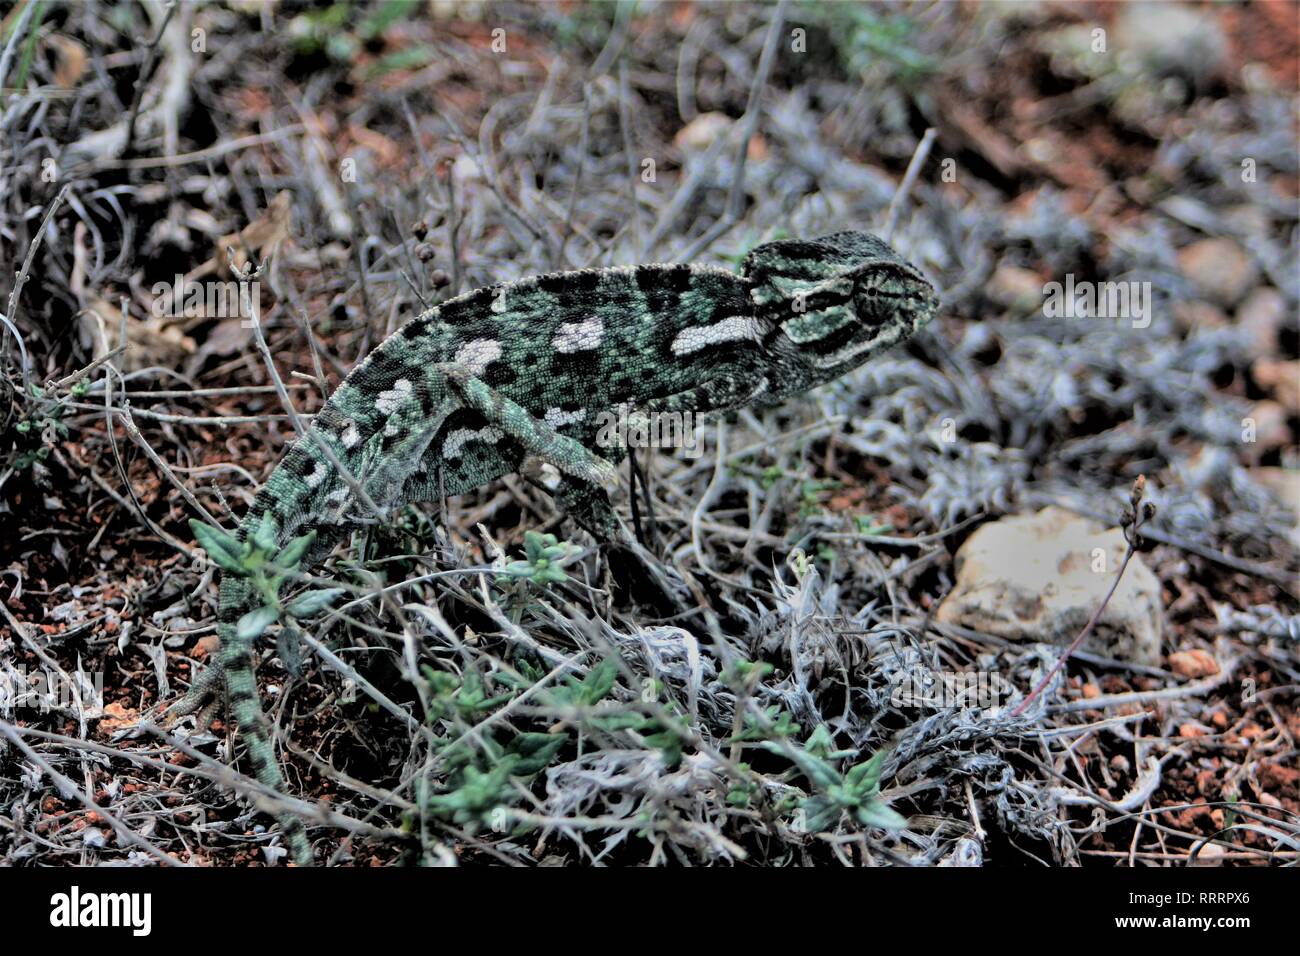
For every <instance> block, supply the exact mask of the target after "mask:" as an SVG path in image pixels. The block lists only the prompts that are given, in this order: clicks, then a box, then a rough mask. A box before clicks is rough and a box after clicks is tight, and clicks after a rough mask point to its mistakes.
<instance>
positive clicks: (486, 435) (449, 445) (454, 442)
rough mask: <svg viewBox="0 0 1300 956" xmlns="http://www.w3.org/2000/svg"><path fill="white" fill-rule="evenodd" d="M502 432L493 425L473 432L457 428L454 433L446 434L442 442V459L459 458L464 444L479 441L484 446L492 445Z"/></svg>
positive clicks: (472, 430)
mask: <svg viewBox="0 0 1300 956" xmlns="http://www.w3.org/2000/svg"><path fill="white" fill-rule="evenodd" d="M503 434H504V432H502V431H501V429H499V428H497V427H496V426H495V425H489V426H488V427H487V428H483V429H478V430H475V429H473V428H457V429H456V430H455V431H454V432H450V433H448V435H447V437H446V438H444V439H443V442H442V457H444V458H459V457H460V452H461V449H462V448H464V447H465V443H466V442H470V441H480V442H483V443H484V444H485V445H494V444H496V443H497V442H498V441H499V440H500V439H501V436H502V435H503Z"/></svg>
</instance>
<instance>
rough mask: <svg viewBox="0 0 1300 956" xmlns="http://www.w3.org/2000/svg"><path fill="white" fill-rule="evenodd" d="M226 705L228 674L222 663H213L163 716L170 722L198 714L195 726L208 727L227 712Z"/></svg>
mask: <svg viewBox="0 0 1300 956" xmlns="http://www.w3.org/2000/svg"><path fill="white" fill-rule="evenodd" d="M225 703H226V672H225V669H224V668H223V667H222V666H221V664H220V662H218V661H213V662H212V663H211V664H209V665H208V666H207V667H205V668H204V669H203V672H202V673H201V674H199V676H198V679H197V680H196V681H195V682H194V683H193V684H191V685H190V689H189V690H188V691H186V692H185V696H184V697H182V698H181V699H180V700H178V701H177V702H176V703H174V704H172V705H171V706H170V707H168V708H167V709H166V710H165V711H163V715H164V716H165V717H167V718H168V719H169V720H176V719H178V718H180V717H188V716H189V715H190V714H197V715H198V716H197V717H196V718H195V726H196V727H206V726H208V724H210V723H212V721H213V719H214V718H215V717H216V716H217V715H218V714H220V713H222V712H223V711H224V710H225Z"/></svg>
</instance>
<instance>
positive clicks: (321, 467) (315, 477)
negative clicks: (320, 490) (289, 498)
mask: <svg viewBox="0 0 1300 956" xmlns="http://www.w3.org/2000/svg"><path fill="white" fill-rule="evenodd" d="M329 471H330V468H329V464H328V463H326V462H323V461H321V460H320V459H317V460H316V462H315V464H314V466H313V467H312V470H311V474H310V475H308V476H307V477H305V478H304V479H303V481H305V482H306V483H307V487H308V488H311V489H312V490H315V489H316V488H317V487H318V486H319V485H320V483H321V482H322V481H324V480H325V476H326V475H328V474H329Z"/></svg>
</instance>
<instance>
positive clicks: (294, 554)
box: [190, 512, 346, 673]
mask: <svg viewBox="0 0 1300 956" xmlns="http://www.w3.org/2000/svg"><path fill="white" fill-rule="evenodd" d="M190 530H192V531H193V532H194V537H195V539H196V540H197V541H198V542H199V544H200V545H202V546H203V550H204V551H206V552H207V553H208V557H209V558H211V559H212V563H213V564H215V565H217V567H219V568H221V570H223V571H225V572H226V573H227V574H230V575H233V576H235V577H237V578H246V579H247V580H248V583H249V586H250V587H251V588H252V590H253V592H254V594H255V595H256V596H257V597H258V598H260V600H261V603H260V604H259V605H258V606H257V607H254V608H253V609H252V610H251V611H249V612H248V613H246V614H245V615H244V616H243V617H241V618H240V619H239V621H238V622H237V623H236V625H235V629H236V631H237V633H238V635H239V637H240V639H242V640H248V641H251V640H256V639H257V638H258V637H260V636H261V635H262V632H263V631H265V630H266V629H267V628H268V627H270V626H271V625H272V624H274V623H276V622H277V621H282V622H285V623H286V624H287V625H288V626H286V627H285V628H284V629H283V630H282V631H281V632H280V637H279V640H278V642H277V645H276V647H277V650H278V652H279V654H280V659H281V660H282V661H283V662H284V665H285V668H286V669H287V670H289V672H290V673H296V672H297V670H298V664H299V655H298V642H297V636H298V632H297V629H296V628H295V627H294V626H293V625H292V624H291V623H290V622H289V620H288V619H289V618H297V619H303V618H308V617H313V616H315V615H316V614H319V613H320V612H321V611H323V610H325V609H326V608H327V607H329V606H330V604H331V603H333V601H334V600H335V598H337V597H338V596H339V595H340V594H343V593H344V591H345V590H346V589H345V588H321V589H316V590H309V591H304V592H302V593H301V594H299V595H297V596H296V597H294V598H293V599H291V600H288V601H287V602H286V600H285V599H284V598H282V597H281V594H280V591H281V589H282V588H283V587H284V585H285V582H287V581H288V580H290V579H291V578H292V577H294V576H295V575H296V574H297V572H298V568H299V565H301V564H302V560H303V558H304V557H305V556H306V555H307V552H308V551H309V550H310V549H311V546H312V543H313V542H315V540H316V532H315V531H309V532H307V533H306V534H304V535H301V536H300V537H297V538H294V539H293V540H292V541H290V542H289V543H288V544H286V545H285V546H284V547H283V548H279V549H278V550H277V542H276V525H275V519H274V518H273V517H272V516H271V514H270V513H269V512H267V513H266V514H264V515H263V516H262V520H261V522H260V523H259V524H258V526H257V527H256V528H255V529H254V530H253V532H252V533H251V534H250V535H248V536H247V537H246V538H245V539H244V540H243V541H240V540H239V539H238V538H236V537H235V536H233V535H231V534H228V533H227V532H225V531H223V530H222V529H221V528H217V527H214V526H212V525H208V524H204V523H203V522H202V521H196V520H194V519H193V518H191V519H190ZM273 552H274V553H273Z"/></svg>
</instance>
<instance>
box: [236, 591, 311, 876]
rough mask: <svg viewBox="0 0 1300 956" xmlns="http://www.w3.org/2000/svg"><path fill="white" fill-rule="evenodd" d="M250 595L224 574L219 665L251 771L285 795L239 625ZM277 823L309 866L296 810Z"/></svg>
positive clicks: (294, 851)
mask: <svg viewBox="0 0 1300 956" xmlns="http://www.w3.org/2000/svg"><path fill="white" fill-rule="evenodd" d="M248 599H249V587H248V584H247V582H245V581H244V580H243V579H241V578H237V577H234V576H233V575H225V576H223V579H222V582H221V603H220V607H219V610H218V620H217V634H218V636H219V637H220V639H221V666H222V669H223V671H224V672H225V677H226V693H227V695H228V698H229V701H230V712H231V714H232V716H234V718H235V722H236V724H238V726H239V732H240V734H241V735H242V736H243V738H244V742H245V743H246V744H247V745H248V759H249V760H250V761H252V764H253V774H254V776H256V777H257V779H258V781H259V782H260V783H261V784H262V785H263V786H265V787H269V788H270V789H272V790H274V791H275V792H276V793H283V792H284V777H283V776H282V775H281V774H280V767H279V765H278V764H277V763H276V761H275V748H274V747H273V746H272V744H271V727H270V723H269V722H268V721H267V719H266V715H265V714H263V713H262V707H261V704H260V703H259V702H258V696H257V678H256V677H255V676H254V673H253V642H252V641H250V640H247V639H243V638H240V636H239V634H238V632H237V629H236V626H235V625H236V622H237V621H238V620H239V618H240V616H241V615H242V614H243V613H244V612H245V611H247V610H248V607H249V600H248ZM279 821H280V828H281V829H282V830H283V831H284V839H285V842H286V843H287V844H288V846H289V851H290V853H292V855H293V860H294V862H295V863H296V864H298V865H299V866H310V865H311V862H312V855H311V846H310V844H308V842H307V834H306V830H305V828H304V827H303V823H302V820H300V819H299V818H298V817H297V816H295V815H294V814H291V813H282V814H280V815H279Z"/></svg>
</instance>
